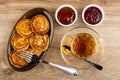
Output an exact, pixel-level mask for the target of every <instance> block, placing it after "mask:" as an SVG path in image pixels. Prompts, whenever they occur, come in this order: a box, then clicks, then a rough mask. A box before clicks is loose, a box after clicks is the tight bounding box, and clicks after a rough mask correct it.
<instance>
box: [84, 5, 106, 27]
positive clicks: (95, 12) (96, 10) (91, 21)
mask: <svg viewBox="0 0 120 80" xmlns="http://www.w3.org/2000/svg"><path fill="white" fill-rule="evenodd" d="M82 19H83V21H84V23H85V24H87V25H89V26H96V25H99V24H100V23H101V22H102V21H103V19H104V11H103V9H102V8H101V7H100V6H98V5H96V4H91V5H88V6H86V7H85V8H84V9H83V12H82Z"/></svg>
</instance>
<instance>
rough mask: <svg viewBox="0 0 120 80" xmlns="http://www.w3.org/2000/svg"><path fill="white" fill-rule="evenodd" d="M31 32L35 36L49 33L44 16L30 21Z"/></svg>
mask: <svg viewBox="0 0 120 80" xmlns="http://www.w3.org/2000/svg"><path fill="white" fill-rule="evenodd" d="M31 28H32V31H33V32H34V33H36V34H45V33H47V32H48V31H49V28H50V25H49V21H48V19H47V18H46V16H44V15H41V14H39V15H36V16H34V17H33V18H32V20H31Z"/></svg>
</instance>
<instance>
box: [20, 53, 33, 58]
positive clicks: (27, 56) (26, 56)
mask: <svg viewBox="0 0 120 80" xmlns="http://www.w3.org/2000/svg"><path fill="white" fill-rule="evenodd" d="M19 55H21V56H24V57H25V58H29V59H31V58H32V56H29V55H25V54H19Z"/></svg>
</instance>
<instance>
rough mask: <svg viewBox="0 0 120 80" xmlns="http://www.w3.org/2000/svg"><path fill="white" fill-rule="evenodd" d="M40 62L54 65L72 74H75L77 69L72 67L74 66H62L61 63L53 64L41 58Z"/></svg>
mask: <svg viewBox="0 0 120 80" xmlns="http://www.w3.org/2000/svg"><path fill="white" fill-rule="evenodd" d="M42 62H44V63H46V64H49V65H51V66H53V67H56V68H58V69H60V70H62V71H64V72H66V73H69V74H70V75H73V76H77V70H76V69H74V68H70V67H64V66H61V65H58V64H54V63H51V62H47V61H45V60H42Z"/></svg>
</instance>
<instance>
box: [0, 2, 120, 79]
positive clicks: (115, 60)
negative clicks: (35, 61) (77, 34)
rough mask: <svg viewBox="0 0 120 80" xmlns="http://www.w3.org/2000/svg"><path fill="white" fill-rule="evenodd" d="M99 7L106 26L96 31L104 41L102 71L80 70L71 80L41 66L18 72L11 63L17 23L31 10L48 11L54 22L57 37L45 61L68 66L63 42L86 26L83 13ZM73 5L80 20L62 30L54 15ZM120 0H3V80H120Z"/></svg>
mask: <svg viewBox="0 0 120 80" xmlns="http://www.w3.org/2000/svg"><path fill="white" fill-rule="evenodd" d="M92 3H94V4H98V5H100V6H102V8H103V9H104V11H105V19H104V21H103V23H102V24H101V25H99V26H97V27H91V28H93V29H94V30H96V31H97V32H98V33H99V34H100V35H101V36H102V38H103V40H104V54H103V57H102V59H101V60H100V62H99V64H101V65H103V66H104V69H103V70H102V71H98V70H96V69H94V68H89V69H84V70H78V72H79V74H78V76H71V75H69V74H66V73H64V72H62V71H60V70H58V69H56V68H54V67H51V66H49V65H47V64H44V63H41V64H39V65H37V66H36V67H34V68H33V69H31V70H29V71H27V72H17V71H14V70H13V69H12V68H11V67H10V65H9V63H8V60H7V55H6V54H7V42H8V38H9V36H10V33H11V31H12V28H13V27H14V25H15V23H16V22H17V20H18V19H19V18H20V17H21V16H22V15H23V14H24V13H25V12H27V11H28V10H30V9H32V8H36V7H43V8H45V9H47V10H48V11H49V12H50V13H51V14H52V16H53V19H54V37H53V42H52V45H51V47H50V49H49V51H48V53H47V55H46V56H45V60H47V61H50V62H54V63H57V64H61V65H63V66H67V65H66V63H65V62H64V61H63V59H62V57H61V54H60V42H61V39H62V37H63V35H64V34H65V32H67V31H68V30H70V29H72V28H74V27H78V26H86V25H85V24H84V23H83V21H82V19H81V12H82V9H83V8H84V7H85V6H86V5H88V4H92ZM62 4H71V5H73V6H74V7H75V8H76V9H77V11H78V15H79V17H78V20H77V22H76V23H75V24H74V25H72V26H71V27H67V28H65V27H60V25H58V23H57V22H56V20H55V17H54V14H55V10H56V9H57V7H58V6H60V5H62ZM119 60H120V0H0V80H120V62H119Z"/></svg>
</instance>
